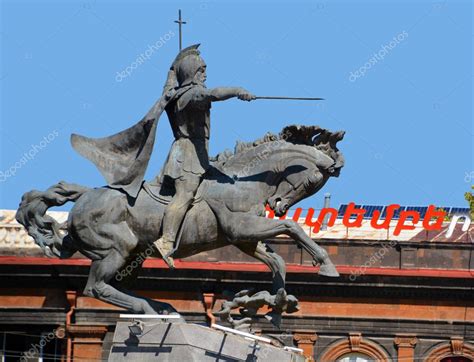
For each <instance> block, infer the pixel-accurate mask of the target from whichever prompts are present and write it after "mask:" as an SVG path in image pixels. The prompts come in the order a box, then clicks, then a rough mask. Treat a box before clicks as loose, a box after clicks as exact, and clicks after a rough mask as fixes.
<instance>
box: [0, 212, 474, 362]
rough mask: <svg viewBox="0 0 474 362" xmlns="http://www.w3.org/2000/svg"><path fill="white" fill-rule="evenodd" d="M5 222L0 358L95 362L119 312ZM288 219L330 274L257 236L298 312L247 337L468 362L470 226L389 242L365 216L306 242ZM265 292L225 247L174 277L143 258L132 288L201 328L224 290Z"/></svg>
mask: <svg viewBox="0 0 474 362" xmlns="http://www.w3.org/2000/svg"><path fill="white" fill-rule="evenodd" d="M14 214H15V212H14V211H12V210H1V211H0V360H3V361H17V360H20V359H22V358H23V359H22V360H27V361H67V360H78V361H80V360H84V361H99V360H106V359H107V356H108V353H109V351H110V348H111V341H112V336H113V333H114V328H115V323H116V321H117V319H118V317H119V314H120V312H121V310H120V309H119V308H116V307H113V306H111V305H108V304H106V303H103V302H101V301H98V300H96V299H92V298H89V297H86V296H84V295H82V290H83V288H84V286H85V283H86V278H87V275H88V268H89V265H90V262H89V260H88V259H85V258H83V257H81V256H80V255H75V256H74V257H73V258H71V259H66V260H59V259H52V258H47V257H45V256H44V255H43V253H42V251H41V250H40V248H39V247H37V246H36V245H35V244H34V242H33V240H32V239H31V238H30V237H29V236H28V235H27V234H26V232H25V230H24V229H23V228H22V226H21V225H19V224H18V223H17V222H16V221H15V220H14ZM51 215H52V216H53V217H55V218H56V219H57V220H59V221H64V220H66V218H67V213H61V212H51ZM300 221H301V223H302V225H303V227H304V229H305V230H306V232H307V233H308V235H309V236H310V237H312V238H313V239H314V240H315V241H316V242H317V243H319V244H320V245H321V246H323V247H324V248H325V249H326V250H327V251H328V252H329V254H330V256H331V259H332V260H333V261H334V262H335V264H336V265H337V267H338V270H339V272H340V274H341V277H339V278H327V277H321V276H318V275H317V268H315V267H313V266H312V264H311V259H310V257H309V255H308V254H306V252H305V251H304V250H302V249H299V248H298V247H297V246H296V245H295V243H294V242H293V241H292V240H291V239H289V238H286V237H278V238H276V239H273V240H267V241H266V242H267V243H268V244H269V245H270V246H271V247H272V248H273V249H274V250H275V251H276V252H278V253H279V254H280V255H281V256H282V257H283V258H284V259H285V260H286V262H287V291H288V292H289V293H291V294H293V295H295V296H297V297H298V299H299V301H300V311H299V312H297V313H295V314H291V315H285V316H284V318H283V322H282V325H281V328H280V329H279V330H278V329H277V328H275V327H274V326H273V325H271V324H270V323H269V322H268V321H267V320H266V319H265V318H264V313H265V311H262V314H259V315H258V318H256V319H255V321H254V324H253V332H254V333H257V334H264V335H268V336H270V337H271V338H272V339H273V340H274V343H275V344H277V345H287V346H294V347H299V348H301V349H303V351H304V354H305V355H306V356H307V358H308V360H315V361H343V362H349V361H350V362H353V361H355V362H364V361H401V362H402V361H403V362H409V361H442V362H455V361H457V362H465V361H474V269H473V267H474V258H473V244H472V242H473V239H472V226H470V227H469V229H468V230H466V231H462V230H461V227H462V222H461V221H459V225H457V226H456V228H455V229H454V232H453V233H452V235H451V236H450V237H447V236H446V232H447V229H448V227H449V223H448V222H446V223H444V224H443V228H442V230H439V231H429V232H428V231H426V230H425V229H423V228H422V227H421V226H417V227H416V228H415V229H413V230H406V231H402V232H401V233H400V235H398V236H396V237H394V236H393V233H392V231H391V229H392V230H393V227H392V225H391V228H389V230H374V229H372V228H371V227H370V225H369V223H368V221H367V220H366V221H364V223H363V225H362V227H360V228H347V227H345V226H344V225H343V224H342V222H341V220H339V219H338V220H337V221H336V224H335V225H334V226H332V227H330V228H328V229H327V230H324V231H319V232H318V233H317V234H315V233H313V232H312V230H311V228H310V227H308V226H307V225H305V224H304V222H303V220H300ZM118 278H119V277H118ZM270 284H271V275H270V272H269V271H268V269H267V268H266V266H265V265H263V264H261V263H259V262H257V261H256V260H253V259H251V258H250V257H248V256H245V255H243V254H241V253H240V252H239V251H238V250H237V249H236V248H233V247H231V246H229V247H226V248H223V249H220V250H218V251H214V252H209V253H202V254H199V255H197V256H194V257H192V258H189V259H183V260H177V261H176V270H174V271H170V270H168V269H167V267H166V266H165V264H164V262H163V261H162V260H159V259H153V258H152V259H148V260H147V261H145V263H144V269H143V271H142V272H141V274H140V276H139V278H138V280H137V284H136V285H135V286H134V289H135V290H136V292H137V293H139V294H141V295H146V296H149V297H152V298H154V299H157V300H160V301H166V302H169V303H171V304H173V306H174V307H175V308H176V309H177V310H178V311H179V312H180V313H181V314H182V315H183V316H184V318H185V319H186V320H187V321H188V322H193V323H202V324H206V323H208V322H209V316H210V314H211V313H212V311H217V310H218V309H219V307H220V304H221V303H222V301H223V300H225V299H226V298H228V297H229V296H231V295H233V293H235V292H237V291H240V290H242V289H246V288H248V287H249V285H251V286H253V287H255V288H256V289H257V290H260V289H269V288H270ZM218 323H222V324H223V325H226V324H225V323H223V322H219V321H218Z"/></svg>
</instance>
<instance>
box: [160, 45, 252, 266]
mask: <svg viewBox="0 0 474 362" xmlns="http://www.w3.org/2000/svg"><path fill="white" fill-rule="evenodd" d="M199 54H200V53H199V51H198V50H197V49H194V50H193V51H191V52H189V51H188V54H187V55H186V56H184V58H182V59H180V60H179V61H178V62H177V63H176V64H173V67H172V69H171V72H170V73H174V75H175V81H176V82H177V87H176V88H174V89H173V90H172V93H173V96H172V97H171V101H170V102H169V103H168V104H167V106H166V108H165V110H166V113H167V114H168V118H169V121H170V124H171V129H172V131H173V135H174V138H175V140H174V142H173V144H172V146H171V150H170V152H169V154H168V158H167V160H166V163H165V167H164V170H163V175H164V176H165V177H168V178H170V179H171V180H173V181H174V187H175V190H176V193H175V195H174V197H173V199H172V200H171V202H170V203H169V205H168V206H167V207H166V210H165V213H164V217H163V234H162V236H161V238H160V239H158V240H157V241H155V243H154V245H155V246H156V248H157V249H158V250H159V252H160V253H161V255H162V257H163V259H164V261H165V262H166V263H167V264H168V266H169V267H170V268H172V267H174V261H173V258H172V257H171V253H172V251H173V248H174V243H175V241H176V237H177V234H178V230H179V228H180V226H181V223H182V222H183V220H184V216H185V215H186V212H187V210H188V208H189V206H190V205H191V203H192V202H193V200H194V196H195V194H196V191H197V189H198V187H199V184H200V183H201V180H202V177H203V175H204V173H205V172H206V170H207V169H208V168H209V156H208V143H209V129H210V109H211V102H217V101H223V100H226V99H229V98H233V97H237V98H239V99H241V100H245V101H251V100H253V99H255V96H254V95H253V94H251V93H249V92H248V91H246V90H245V89H243V88H234V87H219V88H213V89H208V88H206V86H205V81H206V64H205V63H204V60H203V59H202V58H201V57H200V55H199ZM169 86H170V84H169V79H168V82H167V86H165V92H170V88H168V89H167V87H169Z"/></svg>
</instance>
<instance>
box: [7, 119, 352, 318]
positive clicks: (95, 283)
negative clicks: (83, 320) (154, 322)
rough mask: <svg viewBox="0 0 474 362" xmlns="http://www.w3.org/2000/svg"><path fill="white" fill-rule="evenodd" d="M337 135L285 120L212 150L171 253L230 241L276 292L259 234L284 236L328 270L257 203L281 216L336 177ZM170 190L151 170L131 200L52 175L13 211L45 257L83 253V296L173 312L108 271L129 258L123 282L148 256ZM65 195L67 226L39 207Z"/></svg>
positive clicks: (309, 244) (278, 277)
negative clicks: (263, 271) (86, 268)
mask: <svg viewBox="0 0 474 362" xmlns="http://www.w3.org/2000/svg"><path fill="white" fill-rule="evenodd" d="M343 137H344V132H342V131H340V132H335V133H332V132H330V131H327V130H325V129H321V128H319V127H316V126H289V127H285V128H284V129H283V131H282V132H281V133H280V134H279V135H272V134H267V135H265V137H264V138H262V139H259V140H257V141H255V142H252V143H248V144H247V143H238V144H237V146H236V150H235V152H234V153H231V152H230V151H228V152H226V153H221V154H219V155H218V156H217V157H216V158H214V159H213V161H212V162H211V165H212V167H211V169H210V170H209V171H208V173H207V174H206V175H205V178H204V180H203V182H202V183H201V186H200V188H199V191H198V193H197V195H196V199H195V201H194V203H193V205H192V207H191V208H190V209H189V211H188V213H187V215H186V218H185V220H184V222H183V224H182V227H181V229H180V234H179V246H178V247H177V249H176V250H175V252H174V255H173V256H174V257H175V258H185V257H189V256H192V255H195V254H197V253H200V252H203V251H208V250H213V249H217V248H221V247H223V246H226V245H230V244H231V245H234V246H236V247H237V248H239V249H240V250H241V251H243V252H244V253H246V254H248V255H250V256H252V257H254V258H256V259H258V260H260V261H261V262H263V263H265V264H266V265H267V266H268V267H269V268H270V270H271V271H272V273H273V289H274V290H275V291H276V290H279V289H281V288H284V286H285V273H286V270H285V262H284V260H283V259H282V258H281V257H280V256H279V255H278V254H276V253H275V252H274V251H273V250H271V249H270V248H269V247H268V246H267V245H266V244H264V243H263V242H262V241H263V240H265V239H268V238H272V237H275V236H277V235H280V234H286V235H288V236H290V237H291V238H292V239H293V240H294V241H295V242H296V243H297V244H298V245H299V246H301V247H302V248H303V249H305V250H306V251H307V252H308V253H309V254H310V255H311V256H312V257H313V260H314V262H313V263H314V265H317V264H319V265H320V268H319V274H321V275H325V276H332V277H334V276H338V275H339V274H338V273H337V271H336V268H335V267H334V265H333V264H332V262H331V260H330V259H329V257H328V254H327V252H326V251H325V250H324V249H323V248H321V247H320V246H319V245H317V244H316V243H315V242H314V241H313V240H312V239H311V238H309V237H308V235H307V234H306V233H305V232H304V231H303V229H302V228H301V227H300V226H299V225H298V224H297V223H295V222H294V221H292V220H278V219H269V218H266V217H265V205H267V204H268V205H269V207H270V208H271V209H272V210H274V211H275V213H276V215H278V216H281V215H283V214H284V213H285V212H286V211H287V210H288V208H289V207H290V206H292V205H294V204H295V203H297V202H298V201H300V200H302V199H304V198H307V197H309V196H311V195H313V194H315V193H316V192H317V191H318V190H320V189H321V188H322V187H323V186H324V184H325V183H326V181H327V180H328V179H329V177H331V176H336V177H337V176H338V175H339V171H340V169H341V168H342V167H343V165H344V158H343V156H342V154H341V152H340V151H339V150H338V149H337V146H336V144H337V142H338V141H340V140H342V138H343ZM172 193H173V190H172V188H170V187H168V186H167V182H166V180H162V178H161V177H157V178H156V179H155V180H154V182H151V183H150V184H148V183H144V184H143V186H142V189H141V190H140V192H139V194H138V197H137V198H136V199H131V198H130V197H128V196H127V195H126V194H125V193H124V192H121V191H119V190H116V189H111V188H108V187H100V188H94V189H90V188H85V187H82V186H79V185H75V184H68V183H65V182H60V183H58V184H56V185H54V186H51V187H50V188H49V189H47V190H46V191H44V192H41V191H36V190H33V191H30V192H27V193H25V194H24V195H23V198H22V201H21V204H20V207H19V209H18V212H17V216H16V218H17V220H18V222H20V223H21V224H22V225H24V226H25V228H26V229H27V231H28V233H29V235H31V236H32V237H33V238H34V240H35V242H36V243H37V244H38V245H39V246H40V247H41V248H42V249H43V250H44V251H45V253H46V254H47V255H49V256H53V255H54V256H58V257H60V258H68V257H70V256H72V255H73V254H74V253H75V252H77V251H79V252H80V253H82V254H83V255H85V256H86V257H88V258H90V259H91V260H92V264H91V268H90V272H89V278H88V281H87V285H86V287H85V290H84V293H85V294H86V295H88V296H91V297H95V298H98V299H100V300H103V301H105V302H108V303H111V304H114V305H116V306H119V307H122V308H125V309H128V310H129V311H131V312H133V313H137V314H139V313H146V314H155V313H170V312H175V309H174V308H173V307H172V306H171V305H169V304H167V303H161V302H156V301H154V300H151V299H149V298H144V297H139V296H135V295H133V294H132V293H131V292H128V291H126V290H124V289H122V287H121V284H122V283H121V282H120V283H119V282H117V281H118V280H119V279H121V278H117V275H119V273H120V272H121V271H123V270H125V269H126V268H127V267H129V269H128V270H130V265H132V263H133V265H135V266H136V267H135V268H134V271H133V273H130V275H129V276H128V278H127V279H128V280H127V281H128V282H130V280H133V278H135V277H136V275H137V273H138V271H139V269H140V267H141V263H142V262H143V258H141V257H138V256H139V255H143V253H144V252H145V254H146V255H147V256H150V255H156V251H155V250H154V249H153V248H152V244H153V241H155V240H156V239H158V238H159V236H160V233H161V221H162V217H163V212H164V209H165V207H166V203H167V202H168V201H169V198H170V195H172ZM68 201H73V202H75V205H74V207H73V208H72V210H71V212H70V213H69V219H68V221H67V225H59V224H58V223H57V222H56V221H55V220H54V219H53V218H51V217H50V216H48V215H46V211H47V209H48V208H50V207H53V206H60V205H63V204H65V203H66V202H68ZM64 227H65V229H66V230H67V232H64V231H63V230H62V228H64ZM140 253H141V254H140Z"/></svg>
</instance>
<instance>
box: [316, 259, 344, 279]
mask: <svg viewBox="0 0 474 362" xmlns="http://www.w3.org/2000/svg"><path fill="white" fill-rule="evenodd" d="M318 274H319V275H324V276H326V277H338V276H339V273H338V272H337V269H336V267H335V266H334V264H333V263H331V262H330V261H329V262H325V263H322V264H321V267H320V268H319V273H318Z"/></svg>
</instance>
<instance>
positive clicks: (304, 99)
mask: <svg viewBox="0 0 474 362" xmlns="http://www.w3.org/2000/svg"><path fill="white" fill-rule="evenodd" d="M255 99H285V100H286V99H288V100H295V101H323V100H324V98H314V97H267V96H257V97H255Z"/></svg>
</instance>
